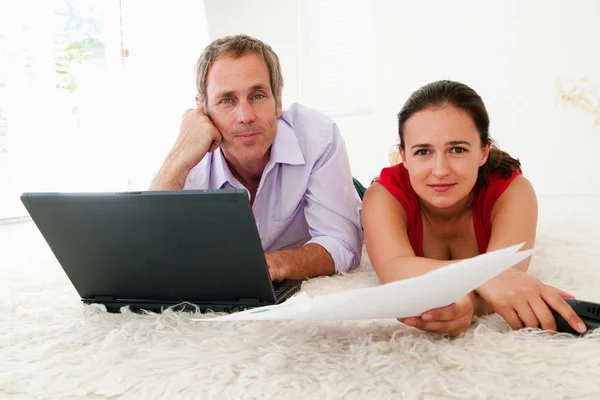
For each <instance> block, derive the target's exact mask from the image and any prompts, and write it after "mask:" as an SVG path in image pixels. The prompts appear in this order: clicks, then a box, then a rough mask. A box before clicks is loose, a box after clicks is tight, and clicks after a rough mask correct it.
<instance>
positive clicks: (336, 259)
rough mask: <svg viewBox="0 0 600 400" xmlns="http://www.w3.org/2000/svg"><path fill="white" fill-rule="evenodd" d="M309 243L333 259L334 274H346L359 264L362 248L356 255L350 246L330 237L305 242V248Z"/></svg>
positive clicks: (319, 237) (320, 237)
mask: <svg viewBox="0 0 600 400" xmlns="http://www.w3.org/2000/svg"><path fill="white" fill-rule="evenodd" d="M309 243H316V244H318V245H321V246H323V248H324V249H325V250H327V252H328V253H329V254H330V255H331V258H332V259H333V264H334V266H335V273H336V274H339V273H341V272H348V271H350V270H351V269H352V268H354V267H356V266H357V265H358V264H359V263H360V256H361V254H360V253H361V251H362V248H361V249H359V250H358V254H356V252H354V251H353V250H352V248H351V246H350V245H348V244H347V243H346V242H344V241H343V240H340V239H338V238H335V237H332V236H318V237H315V238H312V239H311V240H309V241H308V242H306V244H305V246H306V245H307V244H309Z"/></svg>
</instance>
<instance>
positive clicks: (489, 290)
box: [477, 268, 586, 333]
mask: <svg viewBox="0 0 600 400" xmlns="http://www.w3.org/2000/svg"><path fill="white" fill-rule="evenodd" d="M477 293H479V295H480V296H481V297H482V298H483V300H485V301H486V302H487V303H488V304H489V305H490V306H491V307H492V308H493V310H494V311H495V312H496V313H498V314H499V315H500V316H501V317H502V318H504V319H505V320H506V322H508V324H509V325H510V327H511V328H513V329H519V328H522V327H523V326H526V327H529V328H537V327H541V328H542V329H545V330H551V331H556V321H555V320H554V317H553V316H552V312H551V311H550V308H552V309H553V310H555V311H556V312H557V313H558V314H560V315H561V316H562V317H563V318H564V319H565V320H566V321H567V322H568V323H569V325H571V326H572V327H573V329H575V330H576V331H577V332H580V333H583V332H585V330H586V327H585V324H584V323H583V321H582V320H581V318H579V316H577V314H576V313H575V311H574V310H573V309H572V308H571V306H569V305H568V304H567V302H565V301H564V300H563V298H562V297H561V296H564V297H572V296H571V295H569V294H568V293H565V292H563V291H561V290H560V289H556V288H553V287H552V286H548V285H545V284H543V283H542V282H540V281H539V280H537V279H535V278H534V277H533V276H531V275H529V274H528V273H526V272H522V271H519V270H516V269H514V268H511V269H509V270H507V271H504V272H503V273H501V274H500V275H498V276H497V277H495V278H493V279H491V280H489V281H488V282H486V283H485V284H483V285H481V286H480V287H479V288H478V289H477Z"/></svg>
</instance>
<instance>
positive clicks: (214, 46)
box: [196, 35, 283, 107]
mask: <svg viewBox="0 0 600 400" xmlns="http://www.w3.org/2000/svg"><path fill="white" fill-rule="evenodd" d="M250 52H254V53H256V54H258V55H259V56H261V57H262V59H263V60H264V61H265V63H266V64H267V68H268V69H269V78H270V83H271V91H272V92H273V96H274V97H275V101H277V99H278V98H280V97H281V92H282V89H283V76H282V75H281V66H280V65H279V57H277V54H275V52H274V51H273V49H272V48H271V46H269V45H267V44H265V43H263V42H262V41H260V40H258V39H256V38H253V37H250V36H247V35H235V36H226V37H223V38H220V39H217V40H215V41H213V42H212V43H211V44H209V45H208V46H206V48H205V49H204V51H203V52H202V54H201V55H200V58H199V59H198V62H197V63H196V89H197V90H198V98H199V100H200V104H202V105H203V106H205V107H206V101H207V96H206V83H207V82H206V79H207V76H208V71H209V69H210V67H212V65H213V64H214V63H215V61H217V60H218V59H219V57H221V56H223V55H229V56H233V57H235V58H239V57H242V56H244V55H246V54H248V53H250Z"/></svg>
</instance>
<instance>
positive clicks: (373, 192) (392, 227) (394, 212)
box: [362, 183, 476, 336]
mask: <svg viewBox="0 0 600 400" xmlns="http://www.w3.org/2000/svg"><path fill="white" fill-rule="evenodd" d="M362 215H363V228H364V231H365V243H366V246H367V252H368V254H369V258H370V260H371V263H372V265H373V269H374V270H375V272H376V273H377V275H378V276H379V280H380V281H381V282H382V283H387V282H392V281H397V280H401V279H407V278H412V277H415V276H419V275H423V274H425V273H427V272H429V271H433V270H434V269H437V268H440V267H443V266H445V265H448V264H450V263H451V262H454V261H440V260H432V259H428V258H423V257H416V256H415V253H414V251H413V249H412V246H411V244H410V241H409V239H408V234H407V233H406V213H405V211H404V208H403V207H402V205H401V204H400V203H399V202H398V201H397V200H396V199H395V198H394V197H393V196H392V195H391V194H390V193H389V192H388V191H387V189H385V188H384V187H383V186H382V185H380V184H378V183H374V184H373V185H371V187H370V188H369V189H368V190H367V192H366V193H365V196H364V199H363V214H362ZM475 298H476V296H475V293H474V292H471V293H469V294H468V295H466V296H464V297H463V298H461V299H459V300H458V301H457V302H456V303H453V304H451V305H449V306H447V307H443V308H439V309H436V310H430V311H427V312H425V313H423V315H421V316H414V317H410V318H402V319H399V321H400V322H404V323H405V324H406V325H409V326H413V327H415V328H418V329H421V330H425V331H429V332H437V333H440V334H448V335H450V336H458V335H460V334H461V333H464V332H465V331H466V330H467V329H468V328H469V326H470V325H471V321H472V320H473V312H474V308H475Z"/></svg>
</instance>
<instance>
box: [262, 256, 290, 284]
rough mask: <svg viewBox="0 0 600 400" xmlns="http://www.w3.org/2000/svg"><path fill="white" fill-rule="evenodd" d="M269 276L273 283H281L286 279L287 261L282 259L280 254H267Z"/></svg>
mask: <svg viewBox="0 0 600 400" xmlns="http://www.w3.org/2000/svg"><path fill="white" fill-rule="evenodd" d="M265 258H266V259H267V266H268V267H269V274H270V275H271V280H272V281H273V282H281V281H282V280H284V279H285V278H286V269H285V266H284V263H285V260H284V259H282V257H281V255H280V254H279V252H275V253H269V254H265Z"/></svg>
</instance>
